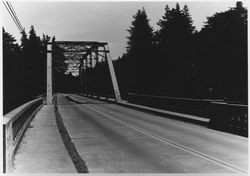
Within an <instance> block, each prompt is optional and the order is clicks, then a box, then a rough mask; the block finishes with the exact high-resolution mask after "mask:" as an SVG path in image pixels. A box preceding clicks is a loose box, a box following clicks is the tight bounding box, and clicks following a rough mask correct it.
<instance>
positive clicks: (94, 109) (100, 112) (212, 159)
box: [84, 105, 247, 173]
mask: <svg viewBox="0 0 250 176" xmlns="http://www.w3.org/2000/svg"><path fill="white" fill-rule="evenodd" d="M84 106H86V107H88V108H89V109H91V110H93V111H95V112H97V113H99V114H101V115H103V116H105V117H107V118H108V119H110V120H113V121H116V122H118V123H120V124H123V125H125V126H127V127H130V128H132V129H134V130H136V131H139V132H141V133H143V134H145V135H147V136H150V137H152V138H154V139H156V140H158V141H161V142H163V143H167V144H170V145H172V146H174V147H177V148H179V149H181V150H185V151H186V152H189V153H191V154H194V155H196V156H199V157H201V158H203V159H206V160H208V161H210V162H213V163H216V164H219V165H221V166H223V167H227V168H229V169H231V170H233V171H235V172H237V173H247V171H245V170H244V169H241V168H239V167H237V166H234V165H232V164H230V163H227V162H224V161H222V160H219V159H217V158H214V157H212V156H210V155H207V154H204V153H201V152H199V151H196V150H193V149H191V148H188V147H186V146H183V145H181V144H178V143H176V142H173V141H171V140H168V139H166V138H163V137H160V136H158V135H155V134H153V133H151V132H148V131H146V130H144V129H142V128H140V127H137V126H135V125H132V124H130V123H127V122H124V121H121V120H118V119H117V118H115V117H113V116H112V115H109V114H107V113H105V112H102V111H100V110H98V109H97V107H96V106H95V108H94V107H92V106H94V105H91V106H90V105H84Z"/></svg>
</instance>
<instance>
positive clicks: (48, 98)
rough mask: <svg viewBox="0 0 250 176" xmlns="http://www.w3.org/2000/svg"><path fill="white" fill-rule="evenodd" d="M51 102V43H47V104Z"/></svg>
mask: <svg viewBox="0 0 250 176" xmlns="http://www.w3.org/2000/svg"><path fill="white" fill-rule="evenodd" d="M52 104H53V98H52V44H51V43H50V44H47V105H52Z"/></svg>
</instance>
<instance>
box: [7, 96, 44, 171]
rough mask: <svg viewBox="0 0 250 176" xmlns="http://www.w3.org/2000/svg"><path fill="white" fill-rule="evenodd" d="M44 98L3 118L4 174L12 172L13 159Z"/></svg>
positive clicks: (33, 101)
mask: <svg viewBox="0 0 250 176" xmlns="http://www.w3.org/2000/svg"><path fill="white" fill-rule="evenodd" d="M42 104H43V98H42V97H40V98H37V99H35V100H32V101H30V102H27V103H25V104H23V105H22V106H20V107H18V108H16V109H14V110H13V111H11V112H9V113H8V114H6V115H4V117H3V172H4V173H6V172H11V170H12V167H13V157H14V154H15V152H16V150H17V147H18V144H19V143H20V141H21V138H22V136H23V134H24V133H25V130H26V129H27V127H28V124H29V123H30V121H31V120H32V118H33V116H34V115H35V113H36V112H37V111H38V110H39V109H40V108H41V107H42Z"/></svg>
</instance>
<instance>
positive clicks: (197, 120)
mask: <svg viewBox="0 0 250 176" xmlns="http://www.w3.org/2000/svg"><path fill="white" fill-rule="evenodd" d="M78 96H83V95H78ZM83 97H87V98H93V99H97V100H100V101H104V102H109V103H115V104H117V105H121V106H124V107H129V108H133V109H137V110H141V111H145V112H149V113H153V114H156V115H161V116H164V117H167V118H171V119H175V120H181V121H186V122H190V123H194V124H199V125H203V126H206V125H208V124H209V122H210V119H208V118H204V117H199V116H194V115H189V114H183V113H178V112H173V111H167V110H162V109H157V108H151V107H147V106H142V105H137V104H132V103H128V102H126V101H120V102H116V101H115V99H113V98H106V97H97V96H83Z"/></svg>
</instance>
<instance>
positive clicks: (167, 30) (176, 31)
mask: <svg viewBox="0 0 250 176" xmlns="http://www.w3.org/2000/svg"><path fill="white" fill-rule="evenodd" d="M157 24H158V25H159V26H160V30H158V31H157V32H156V36H157V39H158V43H160V44H167V43H169V42H171V44H174V43H177V44H181V43H183V42H185V41H186V40H187V39H189V38H190V36H191V35H192V34H193V33H194V31H195V27H194V26H193V21H192V19H191V16H190V14H189V9H188V7H187V5H185V6H184V7H183V9H182V10H180V6H179V4H178V3H177V4H176V7H175V8H172V9H171V10H170V8H169V6H168V5H166V7H165V14H164V16H163V17H162V19H160V20H159V22H158V23H157Z"/></svg>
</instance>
